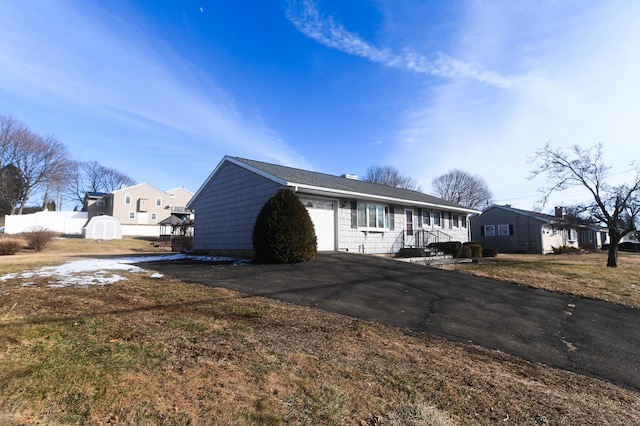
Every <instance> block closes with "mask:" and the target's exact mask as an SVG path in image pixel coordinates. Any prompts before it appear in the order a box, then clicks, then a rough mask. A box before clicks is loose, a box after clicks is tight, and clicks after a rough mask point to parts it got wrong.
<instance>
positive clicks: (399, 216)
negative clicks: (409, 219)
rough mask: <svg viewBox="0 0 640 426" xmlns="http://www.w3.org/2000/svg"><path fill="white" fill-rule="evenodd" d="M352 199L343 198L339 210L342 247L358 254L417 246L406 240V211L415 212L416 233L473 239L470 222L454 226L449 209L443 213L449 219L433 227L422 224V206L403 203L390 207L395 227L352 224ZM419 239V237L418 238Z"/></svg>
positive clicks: (443, 238) (340, 245)
mask: <svg viewBox="0 0 640 426" xmlns="http://www.w3.org/2000/svg"><path fill="white" fill-rule="evenodd" d="M350 203H351V201H349V200H342V201H341V202H340V206H339V211H338V220H339V223H338V250H344V251H354V252H358V253H374V254H396V253H397V252H398V251H400V249H401V248H402V246H403V241H405V244H406V245H411V246H413V245H414V244H415V242H414V243H411V241H409V240H408V239H407V238H406V237H404V240H403V234H404V232H405V230H406V223H405V221H406V213H405V211H406V210H412V211H413V218H414V223H413V230H414V233H415V235H417V233H418V232H420V231H423V230H425V231H430V232H432V233H433V235H434V236H435V235H438V236H439V237H440V238H442V239H441V241H446V240H447V238H448V237H450V238H451V241H460V242H466V241H468V240H469V230H468V228H467V227H468V226H469V222H468V221H467V227H463V226H462V223H461V220H460V221H459V222H458V226H457V227H456V226H454V225H453V223H452V222H451V220H450V217H451V216H450V215H449V212H442V213H443V216H446V217H447V219H446V220H444V219H443V220H442V223H441V226H434V225H433V222H432V224H431V225H429V226H424V227H423V225H422V222H421V217H419V216H418V211H419V209H417V208H414V207H407V206H402V205H393V206H390V207H392V208H393V220H391V221H390V222H392V223H393V228H392V229H389V230H385V231H384V232H381V231H363V230H360V229H358V228H353V227H352V226H351V205H350ZM462 216H463V215H462V214H460V218H462ZM414 238H415V237H414Z"/></svg>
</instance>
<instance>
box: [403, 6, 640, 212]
mask: <svg viewBox="0 0 640 426" xmlns="http://www.w3.org/2000/svg"><path fill="white" fill-rule="evenodd" d="M505 3H507V5H505V7H499V6H495V7H494V8H493V9H491V10H490V11H487V10H486V9H483V11H482V13H480V14H475V15H471V16H470V17H469V19H468V20H466V21H465V23H464V24H465V25H464V26H461V27H460V28H459V34H458V38H459V39H460V40H465V42H464V43H463V44H464V45H462V46H458V47H457V52H458V53H460V54H461V55H462V56H463V57H474V58H477V59H478V60H480V61H482V60H486V61H494V62H498V63H511V64H513V65H512V66H514V67H524V66H528V67H531V68H530V72H529V73H528V75H529V78H528V79H527V84H522V85H517V86H513V87H512V89H511V90H506V91H505V90H494V89H493V88H492V87H489V86H487V85H480V84H477V83H475V82H473V81H465V82H461V81H449V82H446V83H445V84H441V85H438V86H437V87H425V90H424V93H422V94H421V95H419V96H417V97H416V98H417V99H421V100H422V101H421V104H420V105H417V106H413V107H411V108H408V109H407V110H406V111H405V114H404V116H403V117H401V122H402V128H401V129H400V130H399V131H398V139H397V140H398V146H397V151H396V153H395V155H394V158H395V160H396V161H398V164H402V165H403V167H405V168H406V169H407V170H416V171H417V173H418V174H419V175H420V176H419V179H420V180H421V184H422V186H423V188H430V182H431V179H433V178H434V177H436V176H437V175H439V174H441V173H444V172H446V171H447V170H448V169H450V168H452V167H454V166H455V167H461V168H464V169H467V170H469V171H472V172H474V173H480V174H481V175H483V177H484V178H485V180H486V181H487V182H488V183H489V185H490V186H491V187H492V189H493V191H494V193H495V195H496V198H498V199H500V200H501V201H502V202H510V201H511V202H514V203H515V204H519V205H521V206H522V207H524V208H527V207H531V206H532V205H533V204H535V201H536V200H537V199H539V198H540V194H538V193H537V189H538V188H540V187H542V186H544V178H543V177H541V178H537V179H535V180H533V181H529V180H527V177H528V175H529V172H530V170H531V169H532V165H531V164H529V163H528V162H527V159H528V158H529V157H531V156H532V155H533V154H534V153H535V150H536V149H537V148H540V147H542V146H543V145H544V144H545V143H546V142H549V141H551V142H552V143H554V144H556V145H558V146H568V145H572V144H579V145H582V146H584V147H587V146H592V145H594V144H596V143H599V142H602V143H603V144H604V148H605V160H606V161H607V162H608V163H609V164H611V165H613V166H614V169H615V170H624V169H627V168H628V164H629V163H630V161H631V160H637V159H638V158H640V145H639V144H638V143H637V141H638V138H640V122H639V121H638V120H637V119H634V117H638V116H639V115H640V104H638V102H637V99H638V98H640V86H639V85H638V84H637V75H638V73H639V72H640V59H639V58H640V46H639V45H638V44H637V43H636V40H637V39H638V37H640V28H639V27H638V26H637V24H636V23H635V20H634V17H635V16H637V14H638V13H640V6H638V5H635V3H634V4H633V5H630V4H628V3H625V4H626V5H627V6H626V7H620V5H621V4H620V3H616V2H612V3H606V2H605V3H601V2H587V3H583V2H581V1H572V0H568V1H564V2H556V1H545V2H540V3H536V4H531V5H529V6H527V7H524V6H522V5H520V6H518V7H517V8H515V7H506V6H508V4H510V3H511V2H508V1H507V2H505ZM472 4H473V5H475V6H476V7H477V8H480V6H486V3H485V2H472ZM486 28H491V29H492V30H493V32H492V33H491V37H493V40H492V43H491V49H488V48H487V47H486V46H485V45H484V44H483V40H482V39H481V37H478V34H484V33H486V32H484V29H486ZM514 41H517V42H514ZM425 165H428V166H426V167H425ZM621 177H623V175H617V176H616V178H621ZM585 196H587V197H588V194H584V193H583V192H580V191H577V192H576V191H574V192H571V191H568V192H566V193H560V194H557V196H556V197H554V199H555V200H556V201H555V202H557V203H571V202H576V201H580V200H583V199H584V198H583V197H585Z"/></svg>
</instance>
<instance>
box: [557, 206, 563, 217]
mask: <svg viewBox="0 0 640 426" xmlns="http://www.w3.org/2000/svg"><path fill="white" fill-rule="evenodd" d="M564 214H565V208H564V207H556V217H559V218H560V219H562V218H564Z"/></svg>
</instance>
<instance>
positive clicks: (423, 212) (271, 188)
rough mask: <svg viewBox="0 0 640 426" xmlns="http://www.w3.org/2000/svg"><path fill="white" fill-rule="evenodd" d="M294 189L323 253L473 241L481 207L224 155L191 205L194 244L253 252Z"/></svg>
mask: <svg viewBox="0 0 640 426" xmlns="http://www.w3.org/2000/svg"><path fill="white" fill-rule="evenodd" d="M282 188H289V189H291V190H292V191H294V192H295V193H296V194H297V195H298V197H299V198H300V201H301V202H302V203H303V204H304V205H305V206H306V208H307V210H308V212H309V215H310V217H311V219H312V221H313V224H314V227H315V231H316V237H317V242H318V250H319V251H335V250H342V251H351V252H359V253H379V254H395V253H397V252H398V251H399V250H400V249H402V248H407V247H422V246H425V247H426V246H427V245H428V244H429V243H431V242H438V241H460V242H465V241H468V240H469V237H470V233H469V216H470V215H471V214H476V213H479V211H477V210H473V209H469V208H467V207H463V206H461V205H458V204H455V203H451V202H449V201H445V200H443V199H440V198H437V197H434V196H431V195H428V194H424V193H422V192H418V191H411V190H406V189H399V188H394V187H390V186H386V185H379V184H374V183H370V182H363V181H360V180H357V178H355V176H352V175H342V176H335V175H329V174H324V173H318V172H313V171H308V170H302V169H296V168H292V167H285V166H280V165H276V164H270V163H264V162H260V161H254V160H248V159H244V158H237V157H230V156H225V157H224V158H223V159H222V161H221V162H220V163H219V164H218V165H217V166H216V168H215V169H214V170H213V172H212V173H211V175H210V176H209V177H208V178H207V180H206V181H205V182H204V183H203V185H202V186H201V187H200V189H199V190H198V191H197V192H196V194H195V195H194V197H193V198H192V200H191V202H190V203H189V205H188V206H187V207H188V208H189V209H191V210H193V211H194V212H195V229H194V250H196V251H198V252H206V253H211V254H235V255H243V256H250V255H252V252H253V242H252V239H251V236H252V233H253V226H254V224H255V221H256V218H257V216H258V214H259V213H260V210H261V209H262V206H263V205H264V203H265V202H266V201H267V200H268V199H269V198H271V197H272V196H273V195H274V194H275V193H276V192H277V191H278V190H279V189H282Z"/></svg>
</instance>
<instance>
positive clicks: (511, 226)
mask: <svg viewBox="0 0 640 426" xmlns="http://www.w3.org/2000/svg"><path fill="white" fill-rule="evenodd" d="M509 235H513V225H509Z"/></svg>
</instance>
